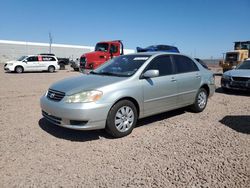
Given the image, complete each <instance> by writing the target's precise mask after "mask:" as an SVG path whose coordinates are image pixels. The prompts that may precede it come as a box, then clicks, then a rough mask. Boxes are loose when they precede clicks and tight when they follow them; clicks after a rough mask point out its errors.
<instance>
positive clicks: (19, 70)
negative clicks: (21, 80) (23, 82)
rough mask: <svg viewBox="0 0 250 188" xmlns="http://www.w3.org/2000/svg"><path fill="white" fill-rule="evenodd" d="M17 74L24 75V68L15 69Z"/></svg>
mask: <svg viewBox="0 0 250 188" xmlns="http://www.w3.org/2000/svg"><path fill="white" fill-rule="evenodd" d="M15 72H16V73H18V74H20V73H23V67H22V66H17V67H15Z"/></svg>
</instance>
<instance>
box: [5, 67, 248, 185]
mask: <svg viewBox="0 0 250 188" xmlns="http://www.w3.org/2000/svg"><path fill="white" fill-rule="evenodd" d="M214 70H215V72H218V71H220V70H218V69H214ZM77 74H79V73H78V72H73V71H71V70H70V68H68V70H63V71H59V72H57V73H23V74H15V73H4V71H3V65H0V94H1V95H0V187H1V188H2V187H3V188H4V187H114V188H117V187H164V188H166V187H213V188H214V187H244V188H245V187H248V186H249V185H250V179H249V178H250V160H249V159H250V95H249V94H246V93H243V92H241V93H238V92H233V93H228V94H224V93H223V92H222V91H221V89H220V84H219V80H220V74H219V72H218V74H217V76H216V84H217V90H216V93H215V95H214V96H213V97H212V98H210V100H209V102H208V105H207V108H206V109H205V111H203V112H202V113H198V114H196V113H192V112H191V111H189V110H188V109H181V110H176V111H171V112H167V113H163V114H160V115H156V116H153V117H150V118H146V119H142V120H140V121H139V122H138V125H137V128H135V129H134V131H133V132H132V134H130V135H129V136H127V137H124V138H121V139H112V138H110V137H109V136H108V135H107V134H106V133H105V132H104V131H88V132H81V131H73V130H68V129H64V128H61V127H57V126H55V125H52V124H50V123H48V122H47V121H46V120H44V119H43V118H42V115H41V110H40V107H39V99H40V96H41V95H43V94H44V93H45V91H46V90H47V89H48V88H49V86H50V84H52V83H53V82H55V81H57V80H60V79H63V78H66V77H69V76H72V75H77Z"/></svg>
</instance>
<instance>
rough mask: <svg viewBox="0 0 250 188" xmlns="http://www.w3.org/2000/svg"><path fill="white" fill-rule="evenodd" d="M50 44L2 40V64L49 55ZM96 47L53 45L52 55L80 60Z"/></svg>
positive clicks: (0, 44) (0, 57)
mask: <svg viewBox="0 0 250 188" xmlns="http://www.w3.org/2000/svg"><path fill="white" fill-rule="evenodd" d="M49 50H50V44H49V43H35V42H25V41H9V40H0V63H5V62H6V61H8V60H14V59H17V58H18V57H20V56H23V55H33V54H40V53H49ZM93 50H94V46H80V45H67V44H52V45H51V53H53V54H55V55H56V56H57V57H64V58H71V59H76V58H79V57H80V56H81V55H82V54H84V53H87V52H90V51H93ZM133 52H134V50H129V49H125V50H124V53H125V54H126V53H133Z"/></svg>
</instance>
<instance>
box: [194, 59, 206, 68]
mask: <svg viewBox="0 0 250 188" xmlns="http://www.w3.org/2000/svg"><path fill="white" fill-rule="evenodd" d="M194 59H195V60H196V61H198V62H199V63H200V64H201V65H202V66H203V67H204V68H205V69H209V68H208V66H207V64H206V63H205V62H204V61H202V60H201V59H199V58H194Z"/></svg>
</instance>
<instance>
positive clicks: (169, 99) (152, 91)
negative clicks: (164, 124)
mask: <svg viewBox="0 0 250 188" xmlns="http://www.w3.org/2000/svg"><path fill="white" fill-rule="evenodd" d="M147 70H159V76H158V77H155V78H148V79H142V80H141V81H142V85H143V96H144V115H145V116H147V115H151V114H156V113H160V112H164V111H167V110H170V109H173V108H175V106H176V100H177V95H176V93H177V82H176V79H175V75H174V74H173V73H174V69H173V64H172V62H171V58H170V56H169V55H162V56H157V57H156V58H154V59H153V60H152V61H151V62H150V63H149V65H148V66H147V68H146V69H145V70H144V72H146V71H147Z"/></svg>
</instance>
